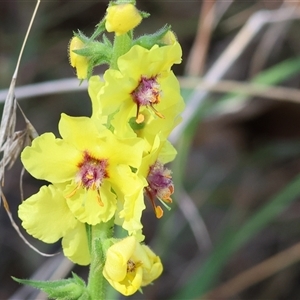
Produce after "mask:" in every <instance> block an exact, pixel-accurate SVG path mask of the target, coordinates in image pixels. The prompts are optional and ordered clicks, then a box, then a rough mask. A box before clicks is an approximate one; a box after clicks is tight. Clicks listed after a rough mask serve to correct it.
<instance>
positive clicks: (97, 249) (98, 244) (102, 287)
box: [87, 218, 114, 300]
mask: <svg viewBox="0 0 300 300" xmlns="http://www.w3.org/2000/svg"><path fill="white" fill-rule="evenodd" d="M113 226H114V220H113V218H112V219H111V220H109V221H108V222H106V223H100V224H97V225H95V226H91V264H90V270H89V276H88V284H87V290H88V292H89V295H90V297H91V299H92V300H94V299H95V300H105V299H106V290H107V284H108V283H107V281H106V280H105V278H104V277H103V268H104V264H105V253H106V251H107V246H108V245H107V240H110V239H111V238H112V237H113Z"/></svg>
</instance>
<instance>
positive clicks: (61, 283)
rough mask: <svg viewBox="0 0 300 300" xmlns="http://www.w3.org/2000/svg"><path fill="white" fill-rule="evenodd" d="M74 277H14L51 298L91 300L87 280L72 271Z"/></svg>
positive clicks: (59, 299) (58, 299)
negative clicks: (37, 278) (60, 278)
mask: <svg viewBox="0 0 300 300" xmlns="http://www.w3.org/2000/svg"><path fill="white" fill-rule="evenodd" d="M72 275H73V278H69V279H62V280H55V281H37V280H27V279H19V278H15V277H12V279H13V280H15V281H17V282H19V283H21V284H25V285H30V286H32V287H34V288H36V289H39V290H42V291H43V292H45V293H46V294H47V295H48V296H49V298H50V299H57V300H90V296H89V293H88V291H87V289H86V285H85V282H84V281H83V280H82V279H81V278H80V277H78V276H77V275H76V274H75V273H72Z"/></svg>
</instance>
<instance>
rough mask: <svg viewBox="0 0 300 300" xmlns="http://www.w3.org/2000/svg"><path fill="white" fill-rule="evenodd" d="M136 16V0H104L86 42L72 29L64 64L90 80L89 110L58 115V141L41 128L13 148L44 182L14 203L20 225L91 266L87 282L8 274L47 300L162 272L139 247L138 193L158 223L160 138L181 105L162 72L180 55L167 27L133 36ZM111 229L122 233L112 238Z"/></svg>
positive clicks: (169, 190) (166, 155)
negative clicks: (89, 112)
mask: <svg viewBox="0 0 300 300" xmlns="http://www.w3.org/2000/svg"><path fill="white" fill-rule="evenodd" d="M145 17H148V14H147V13H145V12H141V11H139V10H138V9H137V8H136V7H135V1H130V0H119V1H112V2H111V3H110V4H109V7H108V8H107V13H106V15H105V17H104V18H103V19H102V20H101V22H100V23H99V24H98V26H97V27H96V30H95V32H94V33H93V34H92V35H91V37H90V38H89V37H87V36H85V35H84V34H83V33H82V32H80V31H78V33H75V34H74V37H73V38H72V40H71V43H70V47H69V57H70V63H71V65H72V66H73V67H74V68H75V69H76V74H77V77H78V78H79V79H80V80H85V79H87V80H88V82H89V87H88V93H89V96H90V98H91V102H92V115H91V116H90V117H71V116H68V115H66V114H62V115H61V119H60V121H59V124H58V128H59V133H60V137H56V136H54V134H53V133H49V132H48V133H44V134H42V135H41V136H39V137H37V138H36V139H34V140H33V142H32V144H31V145H30V146H28V147H26V148H25V149H24V150H23V152H22V154H21V160H22V163H23V165H24V167H25V169H26V170H27V171H28V172H29V173H30V174H31V175H32V176H34V177H35V178H37V179H42V180H46V181H47V182H49V185H47V186H46V185H45V186H43V187H41V189H40V191H39V192H38V193H36V194H34V195H32V196H30V197H29V198H28V199H26V200H25V201H24V202H23V203H22V204H21V205H20V206H19V210H18V215H19V217H20V219H21V220H22V226H23V227H24V228H25V230H26V231H27V232H28V233H29V234H31V235H32V236H34V237H36V238H38V239H40V240H42V241H44V242H46V243H54V242H56V241H58V240H60V239H61V240H62V249H63V253H64V255H65V256H66V257H68V258H69V259H70V260H71V261H73V262H74V263H77V264H79V265H89V266H90V267H89V276H88V281H87V284H85V282H84V281H83V280H82V279H81V278H79V277H78V276H77V275H76V274H73V278H71V279H62V280H59V281H54V282H39V281H30V280H29V281H28V280H21V279H15V280H16V281H18V282H20V283H24V284H28V285H31V286H34V287H36V288H40V289H42V290H43V291H45V292H46V293H47V294H48V295H49V297H52V298H55V299H70V300H72V299H74V300H75V299H81V300H83V299H89V300H102V299H106V288H107V284H108V283H109V284H110V285H111V286H112V287H113V288H114V289H115V290H117V291H118V292H120V293H121V294H123V295H125V296H129V295H132V294H134V293H136V292H137V291H141V290H142V288H143V287H145V286H147V285H149V284H151V283H152V282H153V281H154V280H156V279H157V278H158V277H159V276H160V275H161V273H162V272H163V266H162V263H161V260H160V258H159V256H157V255H156V254H155V253H154V252H153V251H152V250H151V249H150V248H149V247H148V246H146V245H145V244H144V243H143V241H144V239H145V236H144V235H143V224H142V221H141V218H142V214H143V211H144V210H145V208H146V204H145V199H144V198H145V197H147V196H148V198H149V200H150V206H152V209H153V211H154V213H155V215H156V217H157V219H159V218H161V217H163V214H164V210H163V209H167V210H169V209H170V207H169V205H171V204H172V199H171V196H172V194H173V192H174V185H173V181H172V176H171V174H172V172H171V171H170V170H169V169H167V168H166V167H165V166H164V165H165V164H166V163H168V162H170V161H172V160H173V159H174V158H175V156H176V150H175V149H174V147H173V146H172V145H171V143H170V142H169V141H168V136H169V134H170V133H171V131H172V130H173V128H174V127H175V126H176V125H177V124H178V123H179V122H180V121H181V117H180V113H181V112H182V110H183V108H184V103H183V99H182V97H181V95H180V87H179V84H178V81H177V79H176V77H175V75H174V74H173V72H172V70H171V68H172V66H173V64H178V63H180V62H181V54H182V52H181V47H180V45H179V43H178V42H177V40H176V38H175V35H174V34H173V33H172V32H171V31H170V26H164V27H163V28H162V29H160V30H158V31H157V32H156V33H153V34H150V35H144V36H142V37H140V38H137V39H134V35H133V30H134V28H135V27H136V26H138V25H139V24H140V22H141V21H142V19H143V18H145ZM105 29H106V31H107V32H109V33H110V32H113V33H114V35H115V36H114V43H113V44H112V43H111V42H110V40H109V39H108V38H107V37H106V35H105V34H104V31H105ZM101 35H102V36H101ZM101 64H106V65H107V64H108V69H107V70H106V71H105V73H104V75H103V78H100V77H99V76H92V74H93V71H94V68H95V67H96V66H98V65H101ZM157 200H158V201H159V202H160V203H161V204H162V206H160V205H157V204H156V203H157ZM53 220H55V222H54V223H53ZM48 224H51V226H48ZM114 226H121V227H122V228H123V230H124V232H126V233H127V235H126V236H125V237H123V238H121V239H116V238H114V235H113V229H114Z"/></svg>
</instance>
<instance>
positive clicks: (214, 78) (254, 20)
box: [170, 7, 300, 143]
mask: <svg viewBox="0 0 300 300" xmlns="http://www.w3.org/2000/svg"><path fill="white" fill-rule="evenodd" d="M289 11H293V13H292V15H290V13H289ZM287 16H289V17H287ZM299 18H300V12H298V11H294V10H293V9H291V8H290V7H286V8H281V9H279V10H274V11H271V12H270V11H259V12H257V13H255V14H254V15H253V16H252V17H251V18H250V19H249V20H248V21H247V23H246V24H245V25H244V27H243V28H242V29H241V30H240V31H239V33H238V34H237V35H236V37H235V38H234V39H233V40H232V42H231V43H230V44H229V45H228V47H227V48H226V49H225V51H224V52H223V53H222V55H221V56H220V57H219V59H218V60H217V61H216V62H215V63H214V64H213V66H212V67H211V68H210V70H209V71H208V72H207V73H206V75H205V76H204V78H203V79H204V80H205V81H208V82H213V83H214V82H218V81H220V79H221V78H223V76H224V75H225V74H226V72H227V71H228V70H229V68H231V67H232V66H233V64H234V63H235V61H236V60H237V59H238V58H239V57H240V55H241V54H242V53H243V52H244V51H245V49H246V47H247V46H248V45H249V43H250V42H251V41H252V40H253V38H255V37H256V35H257V34H258V33H259V32H260V30H261V29H262V28H263V27H264V26H265V25H266V24H269V23H276V22H286V21H290V19H299ZM207 95H208V91H200V90H198V89H196V90H195V91H194V93H193V94H192V95H191V97H190V98H189V99H188V101H187V105H186V108H185V110H184V112H183V114H182V119H183V120H182V122H181V123H180V124H179V126H177V127H176V128H175V129H174V130H173V132H172V133H171V135H170V140H171V142H172V143H176V142H177V140H178V139H179V137H180V136H181V135H182V133H183V132H184V131H185V129H186V127H187V126H188V125H189V124H190V120H193V119H194V117H195V116H196V114H197V113H198V110H199V107H200V106H201V105H202V104H203V101H204V100H205V98H206V97H207Z"/></svg>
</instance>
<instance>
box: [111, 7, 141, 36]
mask: <svg viewBox="0 0 300 300" xmlns="http://www.w3.org/2000/svg"><path fill="white" fill-rule="evenodd" d="M106 11H107V15H106V22H105V27H106V30H107V31H108V32H115V33H116V35H117V36H118V35H122V34H124V33H126V32H128V31H129V30H131V29H133V28H135V27H136V26H137V25H139V24H140V23H141V21H142V16H141V14H140V13H139V11H138V10H137V9H136V7H135V6H134V5H133V4H130V3H126V4H117V5H112V6H110V7H108V8H107V10H106Z"/></svg>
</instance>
